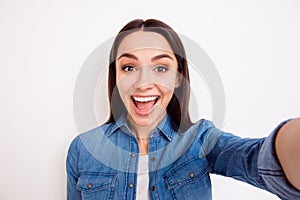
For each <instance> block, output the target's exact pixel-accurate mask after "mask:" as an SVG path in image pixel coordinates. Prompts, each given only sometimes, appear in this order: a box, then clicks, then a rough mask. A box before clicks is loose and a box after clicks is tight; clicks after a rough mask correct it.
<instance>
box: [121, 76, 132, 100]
mask: <svg viewBox="0 0 300 200" xmlns="http://www.w3.org/2000/svg"><path fill="white" fill-rule="evenodd" d="M134 84H135V79H134V78H132V77H128V76H122V77H119V76H117V87H118V90H119V93H120V96H121V97H122V99H123V101H124V98H125V97H126V95H128V94H131V93H132V91H133V86H134Z"/></svg>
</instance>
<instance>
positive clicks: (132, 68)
mask: <svg viewBox="0 0 300 200" xmlns="http://www.w3.org/2000/svg"><path fill="white" fill-rule="evenodd" d="M122 70H124V71H126V72H133V71H136V68H135V67H134V66H132V65H126V66H123V67H122Z"/></svg>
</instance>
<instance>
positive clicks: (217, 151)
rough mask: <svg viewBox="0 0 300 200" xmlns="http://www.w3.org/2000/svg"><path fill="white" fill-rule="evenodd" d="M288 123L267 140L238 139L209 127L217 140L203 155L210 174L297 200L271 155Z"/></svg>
mask: <svg viewBox="0 0 300 200" xmlns="http://www.w3.org/2000/svg"><path fill="white" fill-rule="evenodd" d="M287 121H288V120H286V121H284V122H282V123H280V124H279V125H278V126H277V127H276V128H275V129H274V131H272V133H271V134H270V135H269V136H268V137H267V138H259V139H250V138H244V139H242V138H240V137H238V136H235V135H233V134H230V133H225V132H223V131H220V130H219V129H217V128H215V127H212V128H210V130H208V133H209V132H218V134H219V138H218V140H217V142H216V144H215V145H214V147H213V148H212V149H211V151H210V152H209V153H208V154H207V159H208V162H209V165H210V168H211V171H210V172H211V173H215V174H219V175H223V176H227V177H232V178H234V179H237V180H240V181H243V182H246V183H249V184H251V185H254V186H255V187H258V188H261V189H264V190H267V191H269V192H272V193H273V194H276V195H277V196H278V197H280V198H281V199H299V198H300V192H299V191H298V190H296V189H295V188H294V187H293V186H292V185H291V184H289V182H288V181H287V179H286V177H285V175H284V172H283V170H282V168H281V166H280V164H279V162H278V159H277V156H276V153H275V145H274V141H275V137H276V134H277V132H278V130H279V129H280V127H282V126H283V125H284V124H285V123H286V122H287Z"/></svg>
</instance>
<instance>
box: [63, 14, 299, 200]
mask: <svg viewBox="0 0 300 200" xmlns="http://www.w3.org/2000/svg"><path fill="white" fill-rule="evenodd" d="M109 59H110V65H109V77H108V83H109V100H110V117H109V119H108V121H107V122H106V123H105V124H104V125H102V126H100V127H97V128H95V129H93V130H90V131H88V132H86V133H83V134H80V135H79V136H77V137H76V138H75V139H74V140H73V142H72V144H71V146H70V148H69V152H68V156H67V163H66V164H67V176H68V177H67V182H68V183H67V190H68V191H67V198H68V199H70V200H76V199H105V200H106V199H118V200H119V199H188V200H191V199H205V200H207V199H211V198H212V195H211V183H210V178H209V173H215V174H220V175H224V176H228V177H233V178H235V179H237V180H241V181H244V182H246V183H249V184H251V185H254V186H256V187H259V188H262V189H264V190H268V191H270V192H272V193H274V194H276V195H278V196H279V197H280V198H281V199H299V198H300V191H299V189H300V173H298V169H300V157H299V155H300V147H299V146H300V145H299V144H300V120H299V119H293V120H287V121H285V122H282V123H281V124H279V125H278V127H277V128H276V129H275V130H274V131H273V132H272V133H271V135H269V136H268V137H267V138H261V139H241V138H239V137H237V136H234V135H232V134H229V133H225V132H222V131H220V130H218V129H217V128H215V127H214V125H213V124H212V123H211V122H210V121H207V120H199V121H198V122H196V123H192V122H191V120H190V116H189V111H188V108H189V95H190V88H189V87H190V86H189V72H188V65H187V59H186V54H185V50H184V47H183V45H182V43H181V41H180V39H179V37H178V35H177V34H176V33H175V32H174V31H173V30H172V29H171V28H170V27H169V26H168V25H166V24H165V23H163V22H161V21H158V20H153V19H150V20H146V21H143V20H133V21H131V22H129V23H128V24H127V25H126V26H125V27H123V29H121V31H120V32H119V34H118V35H117V36H116V38H115V41H114V43H113V46H112V49H111V53H110V58H109Z"/></svg>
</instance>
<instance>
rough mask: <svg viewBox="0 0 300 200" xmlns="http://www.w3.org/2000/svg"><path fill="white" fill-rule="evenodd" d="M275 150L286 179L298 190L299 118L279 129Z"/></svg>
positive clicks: (299, 187)
mask: <svg viewBox="0 0 300 200" xmlns="http://www.w3.org/2000/svg"><path fill="white" fill-rule="evenodd" d="M275 149H276V153H277V157H278V159H279V162H280V164H281V166H282V168H283V171H284V173H285V175H286V177H287V179H288V180H289V181H290V183H291V184H292V185H293V186H294V187H295V188H297V189H298V190H300V118H297V119H294V120H291V121H289V122H288V123H286V124H285V125H284V126H283V127H281V128H280V130H279V131H278V134H277V136H276V140H275Z"/></svg>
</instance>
